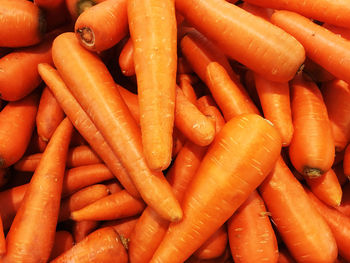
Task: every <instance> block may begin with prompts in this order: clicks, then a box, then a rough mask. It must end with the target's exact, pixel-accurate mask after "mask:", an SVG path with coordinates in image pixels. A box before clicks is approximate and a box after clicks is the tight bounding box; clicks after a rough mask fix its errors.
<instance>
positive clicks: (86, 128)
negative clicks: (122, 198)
mask: <svg viewBox="0 0 350 263" xmlns="http://www.w3.org/2000/svg"><path fill="white" fill-rule="evenodd" d="M38 70H39V74H40V75H41V77H42V78H43V80H44V81H45V82H46V84H47V85H48V87H49V88H50V90H51V91H52V93H53V94H54V95H55V97H56V99H57V101H58V103H59V104H60V106H61V107H62V109H63V111H64V112H65V113H66V115H67V116H68V118H70V119H71V120H72V123H73V125H74V126H75V128H76V129H77V130H78V131H79V133H80V134H81V135H82V136H83V137H84V138H85V140H86V141H87V142H88V143H89V144H90V146H91V148H92V149H93V150H94V151H95V152H96V153H97V154H98V156H99V157H100V158H101V159H102V160H103V162H104V163H106V165H107V166H108V168H109V169H110V170H111V171H112V173H113V174H114V176H115V177H116V178H117V179H118V180H119V182H120V183H121V184H122V185H123V186H124V187H125V189H126V190H127V191H128V192H129V193H130V194H132V195H133V196H135V197H137V196H139V194H138V191H137V189H136V188H135V185H134V183H133V182H132V181H131V179H130V177H129V175H128V173H127V171H126V169H125V168H124V167H123V165H122V164H121V162H120V161H119V159H118V158H117V157H116V155H115V154H114V153H113V151H112V149H111V147H110V146H109V145H108V144H107V142H106V140H105V138H104V137H103V136H102V134H101V133H100V132H99V130H98V129H97V128H96V126H95V124H94V123H93V122H92V121H91V119H90V118H89V116H88V115H87V114H86V113H85V111H84V110H83V109H82V108H81V106H80V104H79V103H78V102H77V101H76V100H75V98H74V97H73V95H72V94H71V93H70V92H69V90H68V88H67V87H66V85H65V84H64V82H63V80H62V79H61V77H60V76H59V74H58V73H57V71H56V70H55V69H54V68H52V67H51V66H49V65H47V64H40V65H39V66H38Z"/></svg>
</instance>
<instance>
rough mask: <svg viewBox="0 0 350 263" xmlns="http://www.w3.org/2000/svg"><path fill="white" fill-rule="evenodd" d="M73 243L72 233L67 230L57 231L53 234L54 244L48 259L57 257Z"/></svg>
mask: <svg viewBox="0 0 350 263" xmlns="http://www.w3.org/2000/svg"><path fill="white" fill-rule="evenodd" d="M73 245H74V240H73V237H72V234H71V233H69V232H68V231H57V232H56V235H55V241H54V245H53V247H52V250H51V254H50V258H49V261H51V260H53V259H55V258H57V257H58V256H59V255H61V254H63V253H64V252H65V251H67V250H69V249H71V248H72V247H73Z"/></svg>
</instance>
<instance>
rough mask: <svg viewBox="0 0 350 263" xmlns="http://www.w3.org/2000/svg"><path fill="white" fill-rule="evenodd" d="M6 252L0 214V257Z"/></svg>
mask: <svg viewBox="0 0 350 263" xmlns="http://www.w3.org/2000/svg"><path fill="white" fill-rule="evenodd" d="M5 253H6V240H5V235H4V228H3V225H2V220H1V216H0V258H1V257H2V256H3V255H4V254H5Z"/></svg>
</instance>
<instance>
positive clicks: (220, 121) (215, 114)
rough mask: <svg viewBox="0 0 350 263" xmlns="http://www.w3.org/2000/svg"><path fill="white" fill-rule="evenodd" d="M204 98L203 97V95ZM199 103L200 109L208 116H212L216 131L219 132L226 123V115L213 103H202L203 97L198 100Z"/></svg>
mask: <svg viewBox="0 0 350 263" xmlns="http://www.w3.org/2000/svg"><path fill="white" fill-rule="evenodd" d="M202 98H203V97H202ZM197 102H198V103H197V105H198V109H199V110H200V111H201V112H202V113H203V114H204V115H205V116H207V117H208V118H211V119H212V120H214V121H215V132H216V133H218V132H219V131H220V130H221V128H222V127H223V126H224V125H225V123H226V122H225V119H224V117H223V116H222V115H221V112H220V110H219V109H218V108H217V107H215V106H211V105H206V106H204V105H201V98H200V99H198V100H197Z"/></svg>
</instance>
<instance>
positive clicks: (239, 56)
mask: <svg viewBox="0 0 350 263" xmlns="http://www.w3.org/2000/svg"><path fill="white" fill-rule="evenodd" d="M176 8H177V10H178V11H179V12H180V13H181V14H182V15H183V16H184V17H185V19H186V20H187V21H188V22H189V23H190V24H191V25H193V26H194V27H196V28H197V29H198V31H200V32H202V33H203V34H204V35H205V36H207V37H208V39H210V40H212V41H213V42H214V43H215V44H216V45H217V46H218V47H219V48H220V49H221V50H222V51H223V52H224V53H226V54H227V55H228V56H230V57H231V58H232V59H235V60H237V61H238V62H240V63H242V64H243V65H245V66H247V67H248V68H250V69H252V70H254V71H256V72H257V73H259V74H260V75H263V76H265V78H266V79H269V80H272V81H276V82H286V81H289V80H290V79H292V78H293V76H294V75H295V73H296V72H297V70H298V69H299V67H300V65H301V64H302V63H303V61H304V59H305V53H304V49H303V47H302V46H301V45H300V43H298V42H297V41H296V40H295V39H294V38H292V37H291V36H290V35H288V34H287V33H286V32H283V31H282V30H280V29H278V28H277V27H275V26H273V25H271V24H270V23H269V22H267V21H265V20H263V19H261V18H258V17H256V16H254V15H252V14H250V13H248V12H246V11H244V10H243V9H241V8H239V7H237V6H235V5H232V4H230V3H227V2H225V1H221V0H210V1H201V0H196V1H186V0H177V1H176ZM203 14H206V15H205V16H203ZM238 37H239V39H240V41H237V38H238ZM290 54H293V56H291V55H290Z"/></svg>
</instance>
